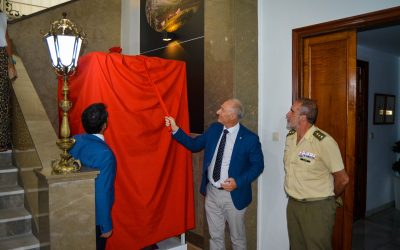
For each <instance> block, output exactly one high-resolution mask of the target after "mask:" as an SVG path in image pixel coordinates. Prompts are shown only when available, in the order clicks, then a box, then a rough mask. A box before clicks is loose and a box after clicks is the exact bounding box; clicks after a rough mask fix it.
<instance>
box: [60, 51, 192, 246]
mask: <svg viewBox="0 0 400 250" xmlns="http://www.w3.org/2000/svg"><path fill="white" fill-rule="evenodd" d="M144 63H146V64H144ZM149 77H150V78H151V79H149ZM152 82H153V83H154V84H152ZM69 86H70V94H69V99H70V100H71V101H72V103H73V106H72V108H71V110H70V112H69V118H70V127H71V134H78V133H82V132H84V130H83V127H82V124H81V114H82V111H83V110H84V109H85V108H86V107H87V106H88V105H90V104H92V103H96V102H103V103H105V104H106V106H107V110H108V113H109V123H108V129H107V130H106V132H105V139H106V141H107V143H108V144H109V145H110V147H111V148H112V150H113V151H114V153H115V156H116V158H117V175H116V179H115V202H114V206H113V209H112V220H113V227H114V228H113V234H112V236H111V238H109V240H108V241H107V249H108V250H110V249H111V250H112V249H115V250H122V249H123V250H125V249H127V250H129V249H140V248H142V247H145V246H148V245H151V244H153V243H156V242H159V241H161V240H163V239H166V238H169V237H171V236H175V235H179V234H180V233H183V232H185V231H186V230H189V229H192V228H194V224H195V222H194V201H193V199H194V198H193V176H192V159H191V154H190V152H189V151H187V150H186V149H184V148H183V147H182V146H180V145H179V144H178V143H177V142H175V141H174V140H173V139H172V137H171V134H170V132H169V131H168V129H167V128H166V127H165V122H164V116H165V115H166V114H165V113H168V112H169V113H170V115H171V116H173V117H176V120H177V123H178V124H179V125H180V127H181V128H182V129H183V130H185V131H189V116H188V111H187V110H188V109H187V106H188V104H187V91H186V68H185V63H184V62H181V61H174V60H166V59H161V58H156V57H145V56H124V55H121V54H117V53H110V54H106V53H100V52H92V53H89V54H87V55H85V56H82V57H81V58H80V60H79V66H78V68H77V72H76V74H75V75H73V76H71V77H70V79H69ZM61 87H62V81H59V98H60V99H62V96H61ZM157 91H158V92H159V93H158V94H157V93H156V92H157ZM162 101H164V102H165V105H164V107H162V105H161V104H162ZM160 102H161V103H160ZM163 108H164V110H163ZM165 109H166V110H165Z"/></svg>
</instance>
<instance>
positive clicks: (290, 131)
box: [286, 129, 296, 137]
mask: <svg viewBox="0 0 400 250" xmlns="http://www.w3.org/2000/svg"><path fill="white" fill-rule="evenodd" d="M294 133H296V130H294V129H291V130H289V133H288V134H287V135H286V137H288V136H289V135H293V134H294Z"/></svg>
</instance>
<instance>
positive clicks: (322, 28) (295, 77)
mask: <svg viewBox="0 0 400 250" xmlns="http://www.w3.org/2000/svg"><path fill="white" fill-rule="evenodd" d="M395 24H400V7H394V8H389V9H385V10H380V11H375V12H370V13H366V14H362V15H357V16H353V17H348V18H344V19H338V20H334V21H330V22H325V23H321V24H315V25H311V26H307V27H302V28H298V29H294V30H293V31H292V100H293V101H294V100H296V99H297V98H299V97H302V96H304V93H303V89H304V88H303V87H304V84H303V79H304V78H303V70H302V68H303V67H302V66H303V61H302V58H303V54H302V52H303V44H304V39H306V38H309V37H312V36H319V35H324V34H328V33H333V32H340V31H350V30H356V31H362V30H368V29H373V28H380V27H385V26H390V25H395ZM356 113H357V110H356ZM353 120H354V121H355V120H356V118H355V117H353ZM356 140H357V138H356ZM349 146H354V145H349ZM350 160H351V162H353V163H354V159H350ZM346 161H347V160H346ZM350 165H351V166H348V168H346V170H347V172H348V173H349V177H350V179H351V180H350V183H351V184H352V185H350V186H349V187H348V188H347V190H346V193H347V194H348V195H345V197H344V199H345V200H344V202H345V204H349V205H348V208H350V209H347V211H346V210H345V216H344V217H343V224H342V229H343V230H342V236H343V237H342V240H343V242H342V244H341V245H342V246H343V249H351V241H352V239H351V229H352V224H353V205H354V179H355V178H357V176H355V175H354V173H355V169H354V168H355V166H354V164H350ZM349 231H350V232H349ZM349 234H350V235H349Z"/></svg>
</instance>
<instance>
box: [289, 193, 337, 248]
mask: <svg viewBox="0 0 400 250" xmlns="http://www.w3.org/2000/svg"><path fill="white" fill-rule="evenodd" d="M286 212H287V223H288V232H289V241H290V249H292V250H310V249H313V250H314V249H320V250H331V249H332V232H333V226H334V225H335V214H336V203H335V199H334V198H333V197H330V198H327V199H325V200H320V201H310V202H302V201H297V200H294V199H292V198H289V202H288V205H287V210H286Z"/></svg>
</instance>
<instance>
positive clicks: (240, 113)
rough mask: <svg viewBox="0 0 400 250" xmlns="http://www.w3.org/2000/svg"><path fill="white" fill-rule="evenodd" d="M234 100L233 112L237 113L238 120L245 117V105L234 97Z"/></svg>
mask: <svg viewBox="0 0 400 250" xmlns="http://www.w3.org/2000/svg"><path fill="white" fill-rule="evenodd" d="M230 100H231V101H233V103H234V105H233V112H235V114H236V115H237V118H238V120H240V119H242V118H243V117H244V107H243V104H242V102H241V101H240V100H239V99H236V98H232V99H230Z"/></svg>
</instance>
